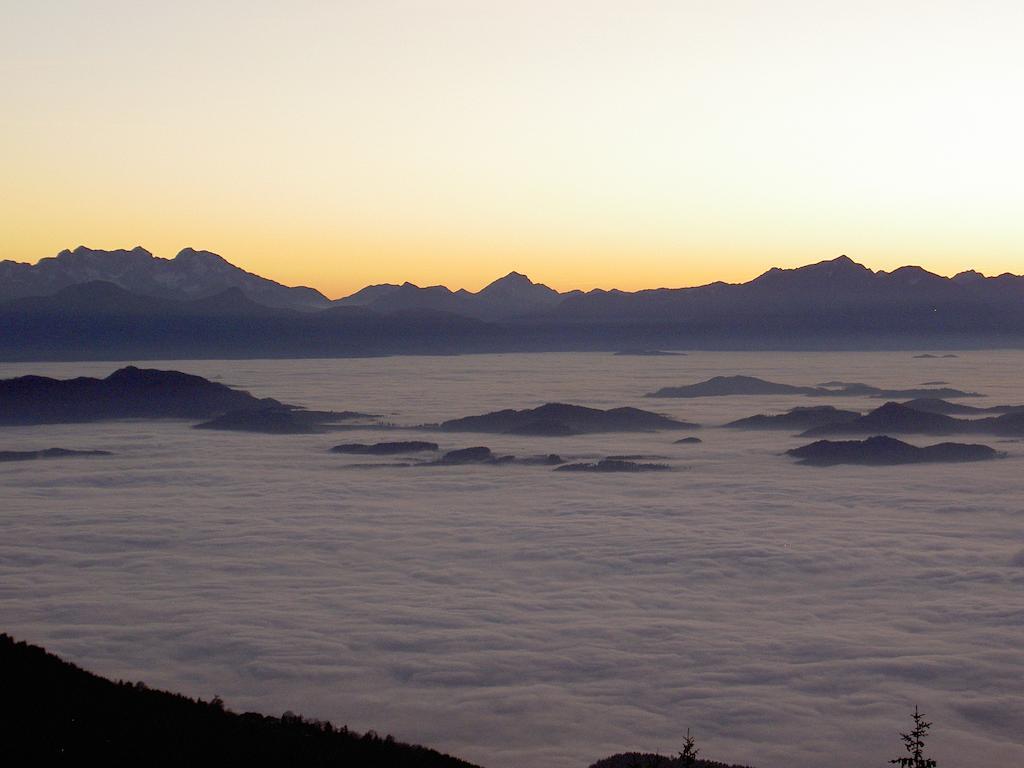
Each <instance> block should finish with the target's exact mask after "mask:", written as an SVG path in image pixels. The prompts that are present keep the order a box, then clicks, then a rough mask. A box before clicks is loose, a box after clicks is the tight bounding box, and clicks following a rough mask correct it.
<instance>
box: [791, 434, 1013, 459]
mask: <svg viewBox="0 0 1024 768" xmlns="http://www.w3.org/2000/svg"><path fill="white" fill-rule="evenodd" d="M786 453H787V454H789V455H790V456H793V457H795V458H797V459H800V463H801V464H813V465H816V466H822V467H828V466H833V465H835V464H869V465H893V464H921V463H926V462H960V461H984V460H986V459H994V458H996V457H998V456H999V454H998V453H997V452H996V451H995V450H994V449H992V448H990V447H988V446H987V445H977V444H968V443H937V444H936V445H927V446H924V447H922V448H919V447H917V446H915V445H910V444H909V443H904V442H902V441H900V440H896V439H894V438H891V437H885V436H876V437H869V438H868V439H866V440H840V441H832V440H819V441H817V442H816V443H811V444H810V445H804V446H801V447H800V448H792V449H790V450H788V451H786Z"/></svg>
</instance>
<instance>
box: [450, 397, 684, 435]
mask: <svg viewBox="0 0 1024 768" xmlns="http://www.w3.org/2000/svg"><path fill="white" fill-rule="evenodd" d="M698 426H699V425H697V424H689V423H687V422H684V421H677V420H676V419H672V418H669V417H668V416H662V415H660V414H657V413H652V412H651V411H644V410H641V409H639V408H611V409H609V410H601V409H599V408H586V407H584V406H581V405H568V404H565V403H547V404H546V405H542V406H540V407H539V408H529V409H525V410H518V411H517V410H513V409H511V408H509V409H505V410H502V411H492V412H490V413H485V414H482V415H480V416H466V417H464V418H461V419H451V420H449V421H445V422H443V423H442V424H441V425H440V428H441V430H443V431H445V432H489V433H495V434H507V435H531V436H536V437H562V436H570V435H585V434H592V433H601V432H654V431H657V430H663V429H695V428H697V427H698Z"/></svg>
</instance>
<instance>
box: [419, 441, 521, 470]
mask: <svg viewBox="0 0 1024 768" xmlns="http://www.w3.org/2000/svg"><path fill="white" fill-rule="evenodd" d="M511 461H514V458H513V457H512V456H496V455H495V454H494V453H493V452H492V451H491V449H490V448H486V447H484V446H479V445H478V446H474V447H472V448H458V449H456V450H454V451H448V453H446V454H445V455H444V456H442V457H441V458H440V459H438V460H437V461H435V462H431V463H433V464H444V465H454V464H507V463H509V462H511Z"/></svg>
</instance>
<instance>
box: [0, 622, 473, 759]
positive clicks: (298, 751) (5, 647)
mask: <svg viewBox="0 0 1024 768" xmlns="http://www.w3.org/2000/svg"><path fill="white" fill-rule="evenodd" d="M0 680H2V681H3V686H2V690H0V701H2V702H3V704H2V711H0V717H2V718H3V733H4V743H3V747H2V751H3V755H4V758H5V759H6V760H7V761H9V762H7V763H6V764H7V765H11V766H15V765H86V764H90V763H98V764H100V765H105V766H120V765H133V766H134V765H139V766H141V765H156V766H165V765H166V766H170V765H174V766H204V765H223V766H238V765H280V766H315V765H324V766H326V765H332V766H353V767H355V766H389V768H390V767H393V768H475V766H473V764H471V763H467V762H465V761H464V760H459V759H457V758H454V757H449V756H448V755H444V754H441V753H440V752H436V751H434V750H432V749H427V748H426V747H420V746H415V745H412V744H403V743H400V742H397V741H395V740H394V739H393V738H391V737H390V736H388V737H385V738H382V737H380V736H377V735H376V734H375V733H373V732H372V731H371V732H368V733H366V734H363V735H360V734H358V733H354V732H353V731H350V730H348V729H347V728H345V727H344V726H342V727H335V726H333V725H331V723H328V722H321V721H318V720H307V719H305V718H303V717H300V716H298V715H292V714H290V713H286V714H284V715H282V716H281V717H269V716H266V715H260V714H256V713H254V712H246V713H245V714H241V715H239V714H235V713H234V712H231V711H230V710H227V709H225V708H224V705H223V703H222V702H221V701H220V700H219V699H217V698H214V699H213V700H212V701H202V700H196V699H190V698H187V697H185V696H182V695H180V694H175V693H167V692H165V691H158V690H153V689H150V688H147V687H146V686H145V685H143V684H142V683H126V682H118V683H114V682H111V681H110V680H106V679H104V678H102V677H98V676H97V675H94V674H91V673H90V672H86V671H85V670H83V669H80V668H79V667H76V666H75V665H74V664H69V663H68V662H66V661H62V660H61V659H59V658H58V657H56V656H54V655H53V654H50V653H47V652H46V651H45V650H43V649H42V648H39V647H38V646H34V645H28V644H26V643H16V642H15V641H14V640H13V639H12V638H11V637H9V636H8V635H0Z"/></svg>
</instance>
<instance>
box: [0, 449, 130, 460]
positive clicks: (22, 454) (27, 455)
mask: <svg viewBox="0 0 1024 768" xmlns="http://www.w3.org/2000/svg"><path fill="white" fill-rule="evenodd" d="M82 456H85V457H89V456H113V454H112V453H111V452H110V451H73V450H70V449H68V448H44V449H43V450H41V451H0V461H34V460H36V459H68V458H78V457H82Z"/></svg>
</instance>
